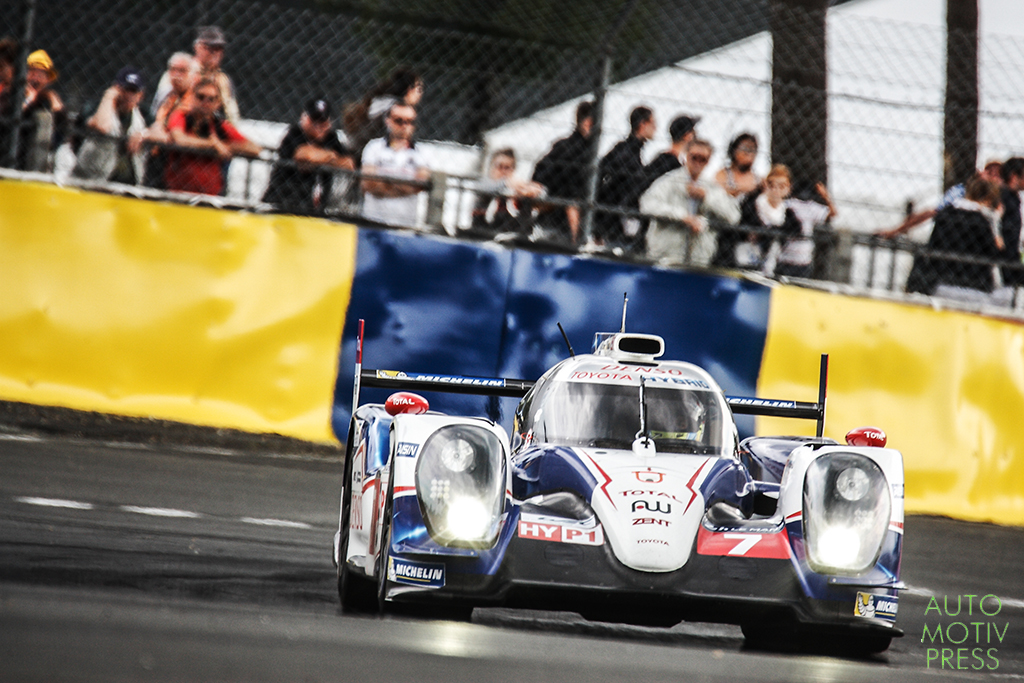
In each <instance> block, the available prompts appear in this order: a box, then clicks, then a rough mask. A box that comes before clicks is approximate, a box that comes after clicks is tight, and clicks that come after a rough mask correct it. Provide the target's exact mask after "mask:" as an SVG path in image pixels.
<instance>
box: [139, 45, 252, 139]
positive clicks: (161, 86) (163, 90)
mask: <svg viewBox="0 0 1024 683" xmlns="http://www.w3.org/2000/svg"><path fill="white" fill-rule="evenodd" d="M226 45H227V39H226V38H225V37H224V32H223V31H222V30H221V29H220V27H219V26H201V27H199V29H198V30H197V31H196V39H195V41H193V43H192V50H193V52H194V53H195V67H196V70H197V71H196V74H195V80H199V79H201V78H210V79H213V81H214V82H215V83H216V84H217V90H219V91H220V101H221V109H220V113H221V114H222V115H223V116H224V117H225V118H226V119H227V120H228V121H230V122H231V123H233V124H237V123H238V121H239V119H240V118H241V114H240V112H239V109H238V100H237V99H236V98H235V86H234V84H233V83H232V82H231V78H230V77H229V76H228V75H227V74H226V73H224V72H223V71H221V68H220V64H221V62H222V61H223V59H224V48H225V46H226ZM171 90H172V84H171V73H170V69H168V70H167V71H165V72H164V75H163V76H161V77H160V82H159V83H158V84H157V87H156V95H155V96H154V97H153V101H154V102H163V101H164V98H166V97H167V94H168V93H169V92H170V91H171Z"/></svg>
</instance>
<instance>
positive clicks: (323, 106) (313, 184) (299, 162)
mask: <svg viewBox="0 0 1024 683" xmlns="http://www.w3.org/2000/svg"><path fill="white" fill-rule="evenodd" d="M331 113H332V112H331V104H330V102H328V101H327V100H325V99H324V98H322V97H315V98H313V99H311V100H310V101H309V102H307V103H306V106H305V107H304V108H303V110H302V114H301V115H300V116H299V122H298V123H297V124H292V125H291V126H289V127H288V132H287V133H285V136H284V139H283V140H281V145H280V146H279V147H278V148H277V156H278V161H277V163H276V164H275V165H274V171H273V173H272V174H271V175H270V185H268V186H267V191H266V193H265V194H264V195H263V201H265V202H267V203H268V204H273V205H275V206H276V207H277V208H278V209H280V210H282V211H286V212H288V213H297V214H305V215H315V214H322V213H323V212H324V207H325V206H326V205H327V203H328V201H329V199H330V197H331V189H332V187H333V185H334V173H333V172H332V170H331V169H344V170H347V171H351V170H353V169H354V168H355V161H354V159H353V158H352V152H351V151H349V149H348V147H346V146H345V144H344V143H343V142H342V141H341V137H340V135H339V132H338V130H337V129H336V128H335V127H334V124H333V122H332V120H331Z"/></svg>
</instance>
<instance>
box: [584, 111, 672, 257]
mask: <svg viewBox="0 0 1024 683" xmlns="http://www.w3.org/2000/svg"><path fill="white" fill-rule="evenodd" d="M656 130H657V122H656V121H655V119H654V112H653V111H651V110H650V108H648V107H642V106H641V107H636V108H634V109H633V111H632V112H630V114H629V136H628V137H627V138H626V139H625V140H621V141H620V142H618V143H617V144H616V145H615V146H614V147H612V148H611V150H609V152H608V154H606V155H605V156H604V158H602V159H601V163H600V164H599V165H598V168H597V203H598V204H606V205H608V206H618V207H621V208H623V209H632V210H633V211H639V210H640V195H641V194H643V193H644V190H646V189H647V187H648V186H649V185H650V183H649V182H647V174H646V173H645V172H644V162H643V159H642V158H641V156H640V155H641V153H642V151H643V147H644V145H645V144H646V143H647V141H648V140H650V139H651V138H653V137H654V133H655V131H656ZM642 228H643V225H642V223H641V221H640V219H639V218H635V217H628V216H620V215H618V214H614V213H604V212H599V213H597V214H596V215H595V216H594V235H593V237H594V242H595V243H597V244H603V245H606V246H609V247H612V248H616V247H618V248H622V249H626V250H628V251H633V250H634V249H640V250H641V251H642V245H643V240H644V232H646V231H645V230H643V229H642Z"/></svg>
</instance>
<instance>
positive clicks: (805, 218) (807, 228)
mask: <svg viewBox="0 0 1024 683" xmlns="http://www.w3.org/2000/svg"><path fill="white" fill-rule="evenodd" d="M795 194H796V195H797V196H795V197H793V198H791V199H789V200H788V201H787V202H786V205H787V206H788V207H789V209H790V210H791V211H792V212H793V213H794V215H796V218H797V221H798V222H799V223H800V232H799V234H795V235H793V234H790V235H786V236H784V237H782V238H781V240H780V246H781V248H780V250H779V255H778V258H777V260H776V264H775V275H784V276H787V277H804V278H809V277H811V276H812V275H813V271H814V247H815V243H814V231H815V230H817V229H818V228H819V227H820V226H823V225H825V224H827V223H828V221H830V220H832V219H833V218H835V217H836V207H835V204H833V203H832V197H831V196H830V195H829V192H828V188H826V187H825V184H824V183H815V184H814V190H813V191H809V190H802V191H798V192H797V193H795ZM815 197H817V198H820V199H821V201H820V202H819V201H817V200H816V199H815ZM822 202H824V203H822Z"/></svg>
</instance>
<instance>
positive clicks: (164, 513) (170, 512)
mask: <svg viewBox="0 0 1024 683" xmlns="http://www.w3.org/2000/svg"><path fill="white" fill-rule="evenodd" d="M121 510H123V511H125V512H134V513H136V514H139V515H151V516H153V517H184V518H187V519H194V518H196V517H199V513H198V512H191V511H190V510H175V509H173V508H149V507H140V506H138V505H122V506H121Z"/></svg>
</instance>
